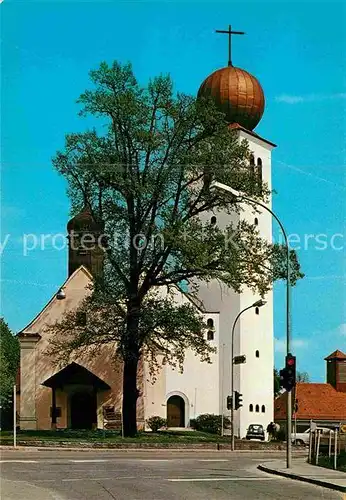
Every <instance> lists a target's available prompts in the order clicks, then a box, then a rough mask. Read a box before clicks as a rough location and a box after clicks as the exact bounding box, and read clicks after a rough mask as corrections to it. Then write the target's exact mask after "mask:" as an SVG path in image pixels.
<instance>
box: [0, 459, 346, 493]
mask: <svg viewBox="0 0 346 500" xmlns="http://www.w3.org/2000/svg"><path fill="white" fill-rule="evenodd" d="M282 456H283V455H282V454H281V453H275V454H274V453H270V454H266V455H265V454H262V453H251V452H249V453H244V452H241V453H239V452H235V453H233V454H232V453H231V452H210V451H204V452H202V451H190V452H188V451H139V452H136V451H112V452H110V451H107V452H101V451H98V452H94V451H90V452H76V451H71V452H67V451H3V452H2V453H1V461H0V465H1V473H2V478H3V479H2V484H1V499H2V500H31V499H34V500H80V499H85V500H91V499H95V500H96V499H97V500H110V499H116V500H125V499H126V500H178V499H179V500H185V499H186V500H226V499H227V500H229V499H237V500H251V499H256V500H257V499H259V500H261V499H271V500H278V499H280V498H282V499H290V500H293V499H302V500H316V499H328V500H333V499H341V498H342V495H341V494H339V493H337V492H333V491H331V490H327V489H324V488H320V487H317V486H312V485H308V484H304V483H299V482H296V481H293V480H290V479H284V478H279V477H275V476H271V475H268V474H266V473H264V472H260V471H259V470H257V464H258V463H260V462H262V463H263V462H265V461H266V460H268V461H269V460H273V459H274V458H279V457H282Z"/></svg>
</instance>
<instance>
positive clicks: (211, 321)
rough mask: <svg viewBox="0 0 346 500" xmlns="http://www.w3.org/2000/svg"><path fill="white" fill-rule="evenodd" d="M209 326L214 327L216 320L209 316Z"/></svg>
mask: <svg viewBox="0 0 346 500" xmlns="http://www.w3.org/2000/svg"><path fill="white" fill-rule="evenodd" d="M207 327H208V328H214V320H213V318H208V319H207Z"/></svg>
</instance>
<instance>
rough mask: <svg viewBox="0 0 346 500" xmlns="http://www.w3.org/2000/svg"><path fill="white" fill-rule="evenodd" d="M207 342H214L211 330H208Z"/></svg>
mask: <svg viewBox="0 0 346 500" xmlns="http://www.w3.org/2000/svg"><path fill="white" fill-rule="evenodd" d="M207 340H214V332H213V330H208V333H207Z"/></svg>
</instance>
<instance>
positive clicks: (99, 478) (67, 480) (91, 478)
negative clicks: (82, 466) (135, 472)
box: [61, 476, 136, 482]
mask: <svg viewBox="0 0 346 500" xmlns="http://www.w3.org/2000/svg"><path fill="white" fill-rule="evenodd" d="M117 479H136V476H113V477H75V478H68V479H62V480H61V481H64V482H70V481H105V480H109V481H112V480H117Z"/></svg>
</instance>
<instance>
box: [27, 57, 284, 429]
mask: <svg viewBox="0 0 346 500" xmlns="http://www.w3.org/2000/svg"><path fill="white" fill-rule="evenodd" d="M199 95H211V96H212V97H213V98H214V100H215V102H216V104H217V105H218V106H219V107H220V109H221V110H222V111H224V113H225V115H226V118H227V120H228V122H229V125H230V127H231V128H233V129H235V130H236V133H237V134H238V137H239V140H242V139H246V140H247V141H248V143H249V147H250V150H251V151H252V157H251V162H250V165H249V168H251V169H253V172H254V175H256V176H257V178H258V179H259V182H262V181H263V182H265V183H266V184H267V185H268V187H269V189H271V153H272V150H273V148H274V147H275V145H274V144H273V143H271V142H270V141H268V140H266V139H263V138H261V137H260V136H259V135H258V134H256V133H255V132H254V131H253V129H254V128H255V127H256V125H257V124H258V122H259V121H260V119H261V116H262V114H263V111H264V95H263V90H262V88H261V86H260V84H259V82H258V81H257V80H256V78H255V77H253V76H252V75H250V74H249V73H247V72H246V71H244V70H241V69H239V68H235V67H233V66H232V65H231V64H230V65H229V66H227V67H225V68H222V69H221V70H218V71H216V72H215V73H213V74H212V75H210V76H209V77H208V78H207V79H206V80H205V81H204V82H203V84H202V85H201V88H200V91H199ZM270 203H271V202H269V204H268V207H269V208H270ZM203 217H204V218H205V221H207V220H210V222H211V223H212V224H218V225H219V227H220V228H224V227H226V226H227V225H228V224H229V223H230V218H229V215H227V214H226V213H221V212H219V213H205V214H204V216H203ZM238 217H242V218H245V219H246V220H248V221H249V222H251V223H253V224H255V225H256V226H257V227H258V229H259V231H260V234H261V236H262V237H264V238H266V239H267V240H268V241H271V238H272V220H271V216H270V214H269V213H268V212H266V211H264V210H262V211H261V212H260V213H254V211H253V210H252V209H250V208H245V209H244V211H243V212H242V213H241V214H240V215H234V216H233V219H232V221H233V222H236V221H237V218H238ZM86 229H87V230H88V232H90V230H92V231H94V232H95V233H101V232H102V228H99V227H97V226H96V225H95V223H94V222H93V220H92V218H91V214H90V213H88V212H87V211H86V210H84V211H83V212H81V213H80V214H79V215H77V216H76V217H75V218H74V219H72V220H71V221H70V222H69V224H68V233H69V235H71V232H72V231H74V232H75V233H77V234H78V233H79V234H81V233H82V232H83V230H86ZM100 265H102V256H101V255H100V254H97V253H95V252H94V253H93V252H91V251H90V252H89V251H84V252H82V253H81V252H79V251H78V249H77V250H76V249H74V248H72V245H71V244H70V249H69V266H68V267H69V277H68V279H67V281H66V282H65V283H64V284H63V285H62V287H61V289H60V290H59V291H57V293H56V295H54V296H53V297H52V299H51V300H50V302H49V303H48V304H47V305H46V307H45V308H44V309H43V310H42V311H41V312H40V313H39V314H38V316H37V317H36V318H35V319H34V320H33V321H32V322H30V324H29V325H28V326H27V327H26V328H24V329H23V330H22V331H21V332H20V333H19V334H18V337H19V340H20V346H21V360H20V395H19V408H20V428H21V429H51V428H52V427H53V428H111V427H112V425H113V426H116V425H121V400H122V366H121V362H120V361H116V360H115V357H114V352H115V346H111V345H108V346H104V347H102V348H100V350H99V351H98V353H97V354H93V355H92V356H91V355H87V354H85V355H84V356H83V357H79V358H76V359H74V360H73V361H71V362H70V363H68V364H67V365H66V366H63V367H61V366H59V367H58V366H56V365H55V364H54V360H53V359H52V358H51V357H50V356H49V355H48V354H47V348H48V337H47V334H46V333H45V330H46V327H47V325H49V324H52V323H54V322H55V321H59V320H61V319H62V318H63V317H64V315H65V314H66V312H68V311H70V310H73V309H76V308H77V307H78V305H79V303H80V302H81V301H82V300H83V298H84V297H85V296H86V294H87V293H90V292H89V289H88V286H89V285H90V283H91V281H92V276H93V274H94V273H95V272H97V270H98V269H99V267H100ZM258 299H259V297H256V296H255V295H253V293H252V292H251V291H250V290H244V292H243V293H241V294H237V293H235V292H234V291H233V290H231V289H228V288H227V287H225V286H221V285H220V284H219V283H216V282H211V283H209V284H208V285H206V284H201V286H200V288H199V293H198V297H197V298H196V297H192V296H190V295H189V294H188V293H182V292H180V291H178V290H177V292H176V294H175V298H174V300H176V301H177V302H180V303H181V302H184V301H189V302H192V303H193V304H194V306H195V307H196V308H197V309H198V311H199V313H200V314H201V315H202V316H203V318H204V320H205V322H206V323H207V325H208V331H207V332H206V333H205V335H206V336H207V340H208V342H210V343H211V344H212V345H213V346H215V347H216V353H215V354H213V355H212V359H211V361H212V362H211V364H207V363H202V362H201V361H200V360H199V358H198V357H197V356H195V355H194V353H193V352H189V351H187V352H186V357H185V362H184V370H183V373H180V372H179V371H178V370H175V369H173V368H171V367H170V366H167V365H165V366H162V369H161V371H160V373H159V375H158V377H157V379H156V380H155V382H152V381H151V379H150V376H149V370H148V366H147V365H146V363H145V361H143V362H142V364H141V366H140V369H139V373H138V388H139V391H140V395H139V398H138V408H137V415H138V426H139V427H142V428H143V427H145V422H146V420H147V419H148V418H149V417H151V416H153V415H160V416H162V417H165V418H167V424H168V427H173V428H177V427H189V425H190V420H191V419H193V418H195V417H197V416H198V415H200V414H203V413H214V414H224V415H226V416H229V410H228V409H227V405H226V401H227V396H229V395H231V373H232V359H233V358H234V357H235V356H245V363H241V364H236V365H235V366H234V390H235V391H238V392H239V393H241V395H242V407H241V408H240V409H238V410H236V411H235V435H237V436H239V437H244V436H245V434H246V430H247V428H248V426H249V425H250V424H262V425H263V426H264V428H265V429H266V427H267V425H268V424H269V423H270V422H271V421H272V420H273V418H274V417H273V403H274V395H273V339H274V334H273V294H272V292H269V293H268V295H267V296H266V299H265V300H266V304H265V306H264V307H261V308H259V307H251V308H250V309H249V310H248V311H246V312H245V313H244V314H242V315H241V317H240V318H239V321H238V322H237V326H236V329H235V343H234V349H233V352H232V343H231V332H232V326H233V323H234V321H235V318H236V317H237V315H238V314H239V313H240V312H241V311H243V310H244V309H245V308H247V307H249V306H251V305H252V304H254V303H255V302H256V301H257V300H258Z"/></svg>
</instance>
